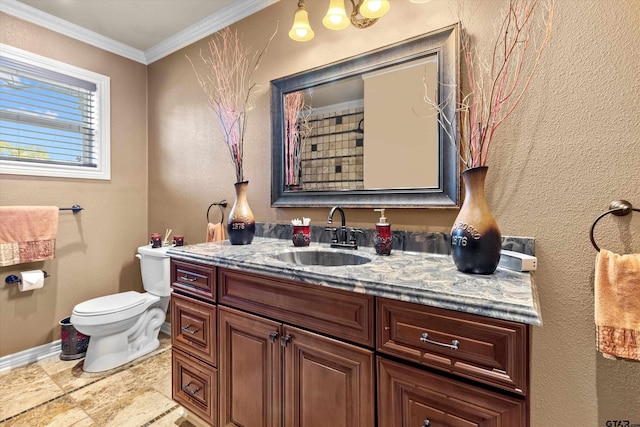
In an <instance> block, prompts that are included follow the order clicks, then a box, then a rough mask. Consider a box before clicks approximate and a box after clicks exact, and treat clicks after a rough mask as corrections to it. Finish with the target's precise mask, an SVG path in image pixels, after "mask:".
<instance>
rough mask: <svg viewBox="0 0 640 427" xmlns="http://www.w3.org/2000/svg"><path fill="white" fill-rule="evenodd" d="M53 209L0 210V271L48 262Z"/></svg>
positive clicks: (54, 228)
mask: <svg viewBox="0 0 640 427" xmlns="http://www.w3.org/2000/svg"><path fill="white" fill-rule="evenodd" d="M59 211H60V210H59V209H58V208H57V207H56V206H0V267H5V266H8V265H15V264H23V263H27V262H34V261H43V260H47V259H52V258H53V257H54V255H55V247H56V237H57V235H58V213H59Z"/></svg>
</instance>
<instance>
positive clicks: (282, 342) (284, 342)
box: [280, 335, 291, 347]
mask: <svg viewBox="0 0 640 427" xmlns="http://www.w3.org/2000/svg"><path fill="white" fill-rule="evenodd" d="M289 342H291V337H290V336H289V335H285V336H284V337H281V338H280V345H282V346H283V347H286V346H287V344H289Z"/></svg>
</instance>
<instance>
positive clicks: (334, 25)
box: [322, 0, 349, 30]
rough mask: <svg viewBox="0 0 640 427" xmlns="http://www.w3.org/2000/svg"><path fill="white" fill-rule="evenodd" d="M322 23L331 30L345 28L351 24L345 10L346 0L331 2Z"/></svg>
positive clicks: (332, 0)
mask: <svg viewBox="0 0 640 427" xmlns="http://www.w3.org/2000/svg"><path fill="white" fill-rule="evenodd" d="M322 24H323V25H324V26H325V27H327V28H328V29H330V30H343V29H345V28H347V27H348V26H349V18H348V17H347V12H346V11H345V10H344V0H331V1H330V2H329V10H327V14H326V15H325V16H324V18H323V19H322Z"/></svg>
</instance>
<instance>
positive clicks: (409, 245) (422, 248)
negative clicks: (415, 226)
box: [256, 223, 535, 255]
mask: <svg viewBox="0 0 640 427" xmlns="http://www.w3.org/2000/svg"><path fill="white" fill-rule="evenodd" d="M362 231H363V232H364V234H363V235H361V236H358V246H364V247H373V236H374V233H375V229H370V228H363V229H362ZM292 233H293V227H292V226H291V225H290V224H273V223H256V236H257V237H270V238H274V239H285V240H289V239H291V234H292ZM392 233H393V249H394V250H398V251H413V252H426V253H431V254H440V255H450V252H451V251H450V246H449V239H450V236H449V234H448V233H433V232H427V231H403V230H392ZM311 241H312V242H319V243H331V233H329V232H328V231H325V229H324V226H318V225H312V226H311ZM502 248H503V249H508V250H510V251H515V252H521V253H525V254H527V255H534V254H535V246H534V239H533V238H531V237H510V236H502Z"/></svg>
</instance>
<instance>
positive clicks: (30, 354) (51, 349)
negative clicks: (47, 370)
mask: <svg viewBox="0 0 640 427" xmlns="http://www.w3.org/2000/svg"><path fill="white" fill-rule="evenodd" d="M61 352H62V349H61V347H60V340H58V341H54V342H50V343H49V344H44V345H40V346H38V347H32V348H28V349H26V350H24V351H20V352H18V353H14V354H9V355H7V356H3V357H0V372H4V371H8V370H10V369H14V368H19V367H21V366H25V365H28V364H29V363H35V362H37V361H39V360H42V359H46V358H48V357H52V356H57V355H59V354H60V353H61Z"/></svg>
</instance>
